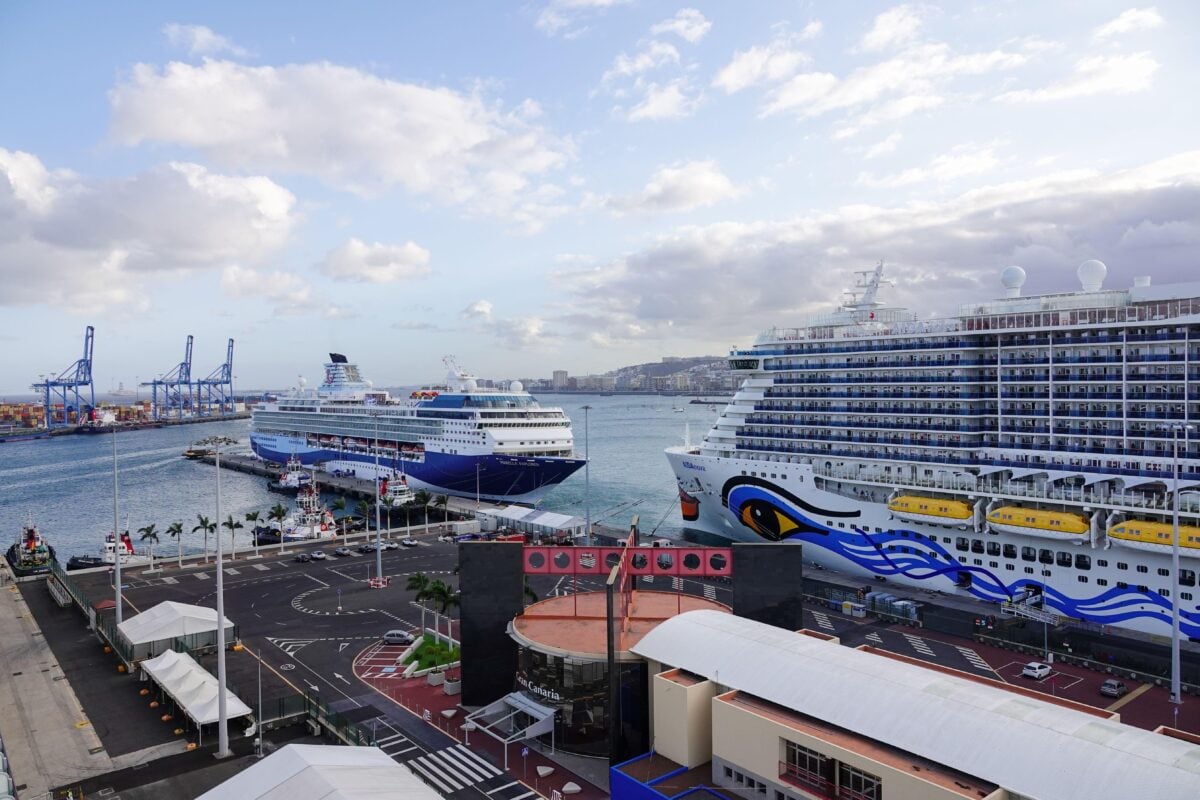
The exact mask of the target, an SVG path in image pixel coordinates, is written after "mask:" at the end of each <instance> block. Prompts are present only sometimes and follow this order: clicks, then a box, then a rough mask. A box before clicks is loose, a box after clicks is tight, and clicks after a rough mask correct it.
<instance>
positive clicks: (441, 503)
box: [433, 494, 450, 522]
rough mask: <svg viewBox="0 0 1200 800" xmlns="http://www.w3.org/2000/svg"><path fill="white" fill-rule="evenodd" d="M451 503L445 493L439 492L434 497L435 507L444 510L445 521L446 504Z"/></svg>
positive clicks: (443, 520) (444, 519) (443, 517)
mask: <svg viewBox="0 0 1200 800" xmlns="http://www.w3.org/2000/svg"><path fill="white" fill-rule="evenodd" d="M449 503H450V498H449V497H447V496H446V495H444V494H439V495H438V496H437V497H435V498H433V507H434V508H440V509H441V510H442V522H445V521H446V520H447V517H446V506H447V505H448V504H449Z"/></svg>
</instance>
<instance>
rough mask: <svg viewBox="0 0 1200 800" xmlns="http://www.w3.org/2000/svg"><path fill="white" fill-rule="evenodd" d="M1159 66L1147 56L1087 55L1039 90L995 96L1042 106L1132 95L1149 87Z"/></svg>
mask: <svg viewBox="0 0 1200 800" xmlns="http://www.w3.org/2000/svg"><path fill="white" fill-rule="evenodd" d="M1159 66H1160V65H1159V63H1158V62H1157V61H1155V60H1154V59H1153V58H1152V57H1151V56H1150V54H1149V53H1133V54H1131V55H1124V56H1089V57H1087V58H1081V59H1079V60H1078V61H1076V62H1075V68H1074V70H1072V72H1071V75H1070V76H1068V77H1067V78H1065V79H1063V80H1061V81H1059V82H1058V83H1053V84H1051V85H1049V86H1047V87H1045V88H1042V89H1021V90H1018V91H1012V92H1005V93H1004V94H1002V95H1000V96H999V97H997V98H996V99H997V100H1001V101H1003V102H1006V103H1044V102H1047V101H1050V100H1066V99H1069V98H1072V97H1090V96H1092V95H1097V94H1133V93H1134V92H1141V91H1144V90H1146V89H1149V88H1150V82H1151V79H1152V78H1153V77H1154V73H1155V72H1157V71H1158V68H1159Z"/></svg>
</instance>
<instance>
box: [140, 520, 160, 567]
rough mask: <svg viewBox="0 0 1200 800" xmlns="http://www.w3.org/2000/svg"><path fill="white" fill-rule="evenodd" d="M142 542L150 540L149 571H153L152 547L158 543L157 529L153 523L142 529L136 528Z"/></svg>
mask: <svg viewBox="0 0 1200 800" xmlns="http://www.w3.org/2000/svg"><path fill="white" fill-rule="evenodd" d="M138 533H140V534H141V535H142V541H143V542H144V541H146V540H147V539H149V540H150V569H151V570H153V569H154V545H155V544H156V543H157V542H158V529H157V527H156V526H155V524H154V523H153V522H151V523H150V524H149V525H147V526H146V527H144V528H138Z"/></svg>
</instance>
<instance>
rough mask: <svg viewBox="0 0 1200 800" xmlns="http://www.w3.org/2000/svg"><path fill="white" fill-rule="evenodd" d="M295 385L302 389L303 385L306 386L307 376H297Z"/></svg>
mask: <svg viewBox="0 0 1200 800" xmlns="http://www.w3.org/2000/svg"><path fill="white" fill-rule="evenodd" d="M296 385H298V386H299V387H300V388H301V389H303V388H304V387H305V386H308V378H306V377H304V376H303V375H301V376H300V377H299V378H298V379H297V380H296Z"/></svg>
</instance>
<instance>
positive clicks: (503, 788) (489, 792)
mask: <svg viewBox="0 0 1200 800" xmlns="http://www.w3.org/2000/svg"><path fill="white" fill-rule="evenodd" d="M520 783H521V782H520V781H513V782H512V783H506V784H504V785H503V786H497V787H496V788H495V789H489V790H488V791H486V792H484V794H495V793H496V792H502V791H504V790H505V789H508V788H509V787H512V786H517V785H518V784H520Z"/></svg>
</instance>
